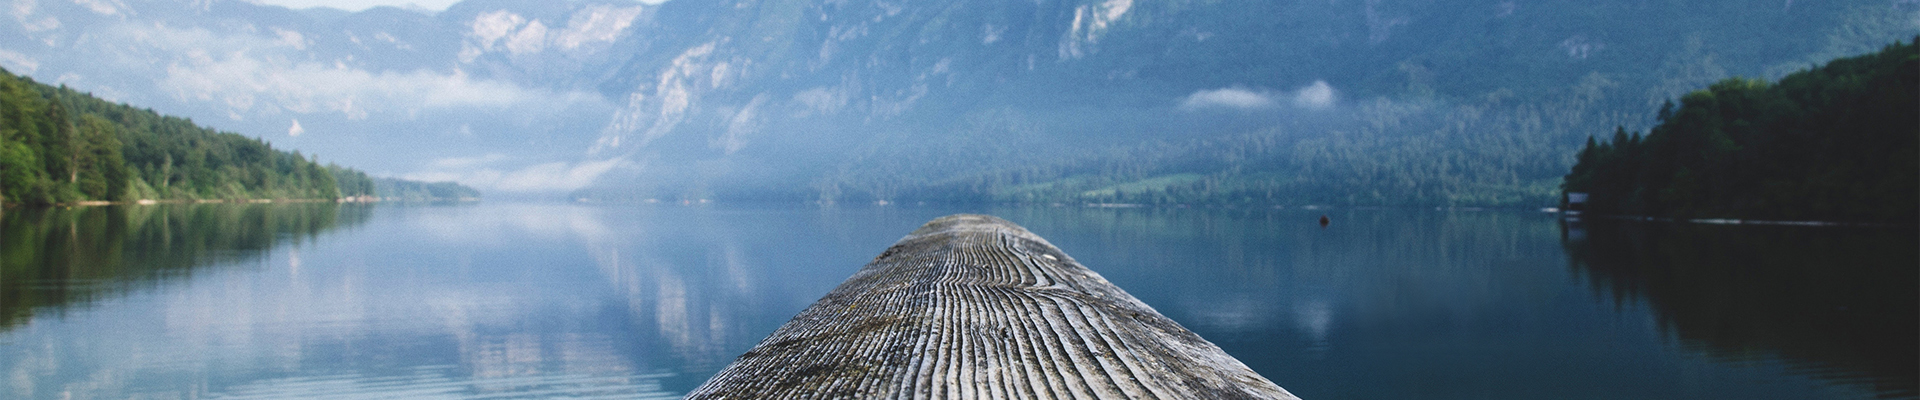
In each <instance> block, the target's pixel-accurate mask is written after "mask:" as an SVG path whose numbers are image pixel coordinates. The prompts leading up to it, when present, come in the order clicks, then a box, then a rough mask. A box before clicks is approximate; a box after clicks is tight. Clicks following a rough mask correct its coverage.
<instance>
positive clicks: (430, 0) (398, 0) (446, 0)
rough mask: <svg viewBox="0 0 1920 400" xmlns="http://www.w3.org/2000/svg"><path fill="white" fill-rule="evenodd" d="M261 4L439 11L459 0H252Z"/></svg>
mask: <svg viewBox="0 0 1920 400" xmlns="http://www.w3.org/2000/svg"><path fill="white" fill-rule="evenodd" d="M253 1H254V2H257V3H261V4H273V5H278V6H284V7H287V8H293V9H301V8H312V7H323V6H324V7H332V8H338V9H342V10H347V11H360V10H365V9H369V8H374V7H378V6H397V7H401V8H414V7H408V5H413V6H415V7H418V8H424V9H428V10H434V11H440V10H445V9H447V7H448V6H452V5H453V3H458V2H460V0H253Z"/></svg>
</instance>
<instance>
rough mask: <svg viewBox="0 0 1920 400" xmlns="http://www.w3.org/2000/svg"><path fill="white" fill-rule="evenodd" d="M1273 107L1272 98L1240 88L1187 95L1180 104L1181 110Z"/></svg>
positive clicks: (1203, 91) (1204, 91)
mask: <svg viewBox="0 0 1920 400" xmlns="http://www.w3.org/2000/svg"><path fill="white" fill-rule="evenodd" d="M1273 105H1274V101H1273V97H1272V96H1269V95H1267V94H1266V93H1260V92H1254V91H1251V90H1247V89H1244V88H1240V87H1227V88H1219V89H1214V90H1202V91H1198V92H1193V94H1191V95H1187V97H1186V99H1185V100H1182V101H1181V102H1180V108H1183V109H1188V110H1198V109H1207V108H1236V109H1242V110H1250V109H1256V108H1267V107H1272V106H1273Z"/></svg>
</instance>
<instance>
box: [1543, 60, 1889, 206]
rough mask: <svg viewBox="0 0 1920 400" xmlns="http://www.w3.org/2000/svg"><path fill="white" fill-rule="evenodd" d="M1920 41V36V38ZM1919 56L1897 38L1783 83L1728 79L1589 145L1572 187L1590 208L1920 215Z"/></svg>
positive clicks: (1576, 167)
mask: <svg viewBox="0 0 1920 400" xmlns="http://www.w3.org/2000/svg"><path fill="white" fill-rule="evenodd" d="M1916 39H1920V38H1916ZM1914 110H1920V51H1916V47H1915V43H1914V42H1908V43H1906V44H1897V43H1896V44H1894V45H1891V46H1888V47H1886V48H1885V49H1884V50H1882V51H1880V52H1878V53H1874V54H1868V55H1864V56H1859V57H1852V58H1844V59H1839V60H1834V61H1833V62H1831V63H1828V64H1827V65H1826V66H1824V67H1821V68H1818V69H1813V70H1807V71H1802V72H1798V73H1794V74H1791V75H1788V76H1786V77H1785V78H1783V79H1781V80H1780V82H1779V83H1777V84H1768V83H1766V82H1763V81H1757V80H1749V79H1739V78H1735V79H1728V80H1723V81H1720V82H1719V83H1715V84H1713V85H1712V86H1709V87H1708V88H1707V89H1706V90H1701V91H1696V92H1693V93H1689V94H1687V95H1686V96H1683V97H1681V99H1680V106H1679V107H1678V108H1671V105H1669V108H1664V109H1662V111H1661V113H1660V114H1661V115H1662V118H1661V123H1660V125H1658V126H1655V127H1654V128H1653V130H1652V131H1651V133H1649V134H1648V135H1646V137H1645V138H1644V139H1643V138H1640V137H1639V135H1638V134H1637V133H1636V134H1627V133H1626V132H1625V130H1624V129H1621V130H1617V131H1616V132H1615V134H1614V138H1613V140H1611V141H1610V142H1606V143H1600V142H1597V141H1593V140H1589V141H1588V144H1587V146H1586V148H1584V149H1582V150H1581V151H1580V153H1579V156H1578V158H1579V159H1578V163H1577V164H1575V165H1574V166H1573V168H1572V171H1571V173H1569V174H1568V175H1567V177H1566V183H1565V186H1564V188H1565V191H1567V192H1587V193H1590V194H1591V197H1590V198H1589V205H1588V207H1589V210H1591V211H1592V212H1596V213H1604V214H1631V215H1653V216H1667V217H1678V218H1747V219H1787V220H1842V221H1881V222H1895V223H1913V222H1915V221H1916V219H1920V215H1916V213H1920V211H1917V210H1920V141H1917V140H1916V139H1917V138H1920V121H1916V120H1915V119H1914V117H1913V113H1914Z"/></svg>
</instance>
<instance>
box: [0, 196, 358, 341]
mask: <svg viewBox="0 0 1920 400" xmlns="http://www.w3.org/2000/svg"><path fill="white" fill-rule="evenodd" d="M371 207H372V206H369V205H362V204H336V203H291V204H159V205H142V206H104V207H79V208H15V209H8V210H6V211H5V213H4V214H0V331H5V330H8V329H11V328H13V327H14V326H16V325H18V324H21V323H24V322H25V321H27V320H29V319H30V318H31V317H32V316H33V315H34V314H35V313H45V312H53V313H59V312H61V311H62V310H64V309H67V308H70V307H85V306H87V305H88V304H91V303H93V302H95V301H98V300H102V299H107V298H112V297H117V296H119V295H122V294H125V293H126V292H128V291H131V290H136V289H140V288H147V287H152V286H153V285H157V284H160V283H163V282H166V281H172V280H180V279H182V278H185V277H188V276H192V275H193V273H194V272H195V271H196V270H199V269H203V268H208V267H218V266H223V265H235V264H237V263H236V262H237V261H244V260H251V259H255V258H258V257H264V256H265V255H266V253H267V251H268V250H271V249H273V248H274V247H275V246H277V245H280V244H287V243H288V242H296V243H297V242H300V241H305V240H310V239H312V238H313V237H314V236H316V235H319V234H320V233H322V232H326V231H328V230H331V229H334V228H338V227H346V226H354V225H358V224H361V223H364V222H366V220H367V218H368V216H369V215H370V213H371Z"/></svg>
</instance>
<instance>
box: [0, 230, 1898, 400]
mask: <svg viewBox="0 0 1920 400" xmlns="http://www.w3.org/2000/svg"><path fill="white" fill-rule="evenodd" d="M957 212H981V213H990V214H994V215H998V216H1001V217H1003V218H1007V219H1008V220H1011V221H1014V222H1016V223H1019V224H1022V225H1024V226H1026V227H1027V228H1028V229H1029V230H1032V231H1033V232H1035V233H1037V234H1039V235H1041V236H1043V237H1045V238H1047V240H1048V241H1050V242H1052V243H1053V244H1054V245H1056V246H1059V247H1060V248H1061V249H1063V250H1065V251H1066V252H1067V253H1068V254H1071V255H1072V256H1073V257H1074V258H1076V259H1078V260H1079V261H1080V262H1081V263H1083V264H1085V265H1087V266H1088V267H1090V268H1092V269H1093V270H1094V271H1096V272H1099V273H1100V274H1102V275H1104V276H1105V277H1107V278H1108V279H1109V280H1111V281H1112V282H1113V283H1115V284H1116V285H1119V286H1120V287H1121V288H1124V289H1126V290H1127V291H1129V292H1130V293H1132V294H1133V295H1134V296H1136V297H1138V298H1140V299H1141V300H1142V301H1145V302H1146V303H1147V304H1149V305H1152V306H1153V307H1155V308H1156V309H1158V310H1159V311H1160V312H1162V313H1164V314H1166V315H1167V316H1168V317H1171V318H1173V319H1174V320H1175V321H1179V322H1180V323H1181V324H1183V325H1185V326H1186V327H1187V328H1189V329H1192V330H1193V331H1195V332H1198V333H1199V334H1200V335H1201V336H1204V337H1206V338H1207V339H1209V340H1211V341H1213V342H1214V343H1216V344H1219V345H1220V346H1221V347H1222V348H1224V349H1226V351H1227V352H1228V353H1230V354H1232V355H1234V356H1235V357H1238V358H1239V359H1240V360H1241V361H1243V362H1245V363H1246V364H1247V365H1248V366H1251V367H1253V369H1255V370H1256V371H1259V372H1260V373H1261V374H1263V375H1265V376H1266V377H1267V378H1269V379H1272V380H1273V381H1275V382H1277V383H1279V384H1280V385H1281V386H1283V387H1286V388H1287V389H1288V390H1290V391H1292V392H1294V393H1295V394H1298V395H1300V396H1301V397H1304V398H1307V399H1400V398H1422V399H1503V398H1506V399H1535V398H1558V399H1696V398H1725V399H1870V398H1915V397H1916V392H1915V389H1916V386H1920V385H1917V384H1916V380H1920V378H1917V376H1920V368H1916V364H1917V363H1920V352H1917V351H1916V342H1920V333H1916V325H1917V324H1920V323H1917V320H1920V311H1916V304H1920V299H1916V292H1920V287H1917V285H1920V284H1917V283H1916V282H1920V277H1916V272H1915V271H1916V269H1917V268H1920V267H1917V266H1920V235H1916V233H1915V232H1914V229H1913V228H1878V229H1838V228H1798V227H1752V226H1701V225H1674V224H1647V223H1624V222H1611V223H1608V222H1606V221H1589V222H1586V223H1581V224H1573V225H1567V224H1564V223H1562V222H1560V221H1559V220H1557V219H1556V218H1555V217H1554V216H1552V215H1548V214H1542V213H1535V212H1520V211H1437V210H1405V209H1383V210H1369V209H1333V210H1317V211H1316V210H1300V209H1285V210H1271V209H1172V208H1133V209H1090V208H1075V207H1064V208H1045V207H1042V208H1019V207H1005V208H995V207H985V208H968V207H944V206H890V207H866V206H856V207H846V206H842V207H829V208H821V207H816V206H801V205H791V206H789V205H715V206H704V207H683V206H664V205H644V206H643V205H572V204H507V203H481V204H458V205H393V204H388V205H334V204H291V205H232V204H208V205H156V206H129V207H90V208H77V209H38V210H37V209H8V210H6V212H5V214H4V216H0V263H4V264H0V398H21V399H46V398H69V397H71V398H190V397H191V398H356V399H358V398H382V397H395V398H549V397H570V398H593V397H608V398H646V397H677V396H679V395H681V394H682V393H685V392H686V391H688V390H690V389H692V388H694V387H696V386H698V385H699V384H700V383H701V382H703V381H705V380H706V378H707V377H708V376H709V375H711V374H713V373H714V372H716V371H718V370H719V369H720V368H722V367H724V366H725V365H726V364H727V363H728V362H729V361H731V360H732V359H733V358H734V357H735V356H737V355H739V354H740V353H743V352H745V351H746V350H747V349H748V348H751V347H752V346H753V345H754V344H755V343H756V342H757V341H758V340H760V338H761V337H763V336H765V335H766V334H768V333H770V332H772V331H773V330H774V329H775V328H777V327H779V326H780V325H781V324H783V323H785V322H786V320H787V319H788V318H790V317H792V316H793V315H794V314H796V313H798V312H799V311H800V310H801V309H802V308H805V307H806V306H807V305H808V304H810V303H812V302H813V301H814V300H816V299H818V298H819V297H820V296H822V295H824V294H826V292H827V291H828V290H830V289H832V288H833V287H834V286H835V285H838V284H839V283H840V282H841V281H842V280H844V279H846V278H847V277H848V276H849V275H851V274H852V273H853V272H854V271H855V270H857V269H859V268H860V267H861V266H862V265H863V264H864V263H865V262H867V261H868V260H871V259H872V258H873V257H874V256H875V255H878V254H879V253H880V252H881V251H882V250H884V249H885V248H886V247H887V246H888V245H890V244H892V243H893V242H894V241H895V240H898V239H899V238H900V237H901V236H904V235H905V234H906V233H907V232H908V231H911V230H912V229H913V228H915V227H917V226H919V225H920V224H921V223H923V222H926V221H927V220H930V219H933V218H935V217H938V216H942V215H946V214H951V213H957ZM1322 214H1326V215H1328V216H1330V217H1331V218H1332V220H1333V223H1332V225H1330V226H1327V227H1324V228H1323V227H1321V226H1319V225H1318V224H1317V223H1315V219H1317V218H1318V217H1319V216H1320V215H1322Z"/></svg>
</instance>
